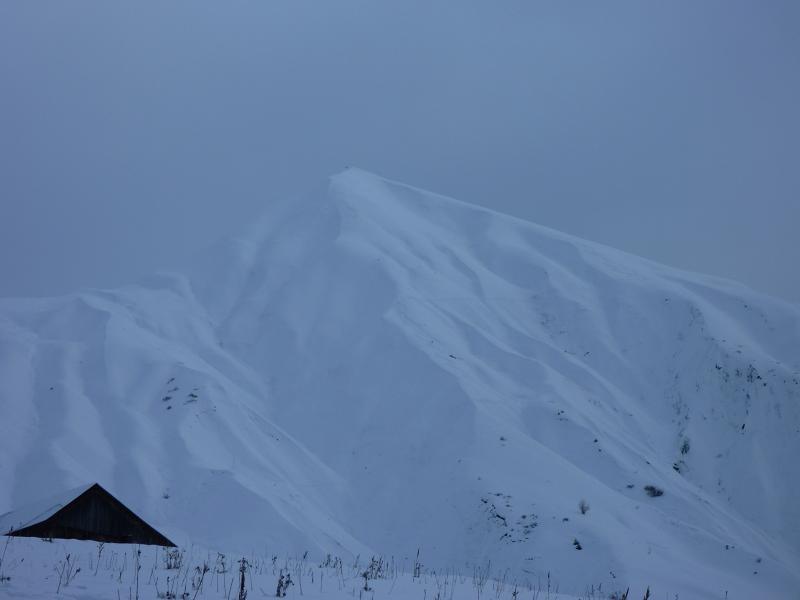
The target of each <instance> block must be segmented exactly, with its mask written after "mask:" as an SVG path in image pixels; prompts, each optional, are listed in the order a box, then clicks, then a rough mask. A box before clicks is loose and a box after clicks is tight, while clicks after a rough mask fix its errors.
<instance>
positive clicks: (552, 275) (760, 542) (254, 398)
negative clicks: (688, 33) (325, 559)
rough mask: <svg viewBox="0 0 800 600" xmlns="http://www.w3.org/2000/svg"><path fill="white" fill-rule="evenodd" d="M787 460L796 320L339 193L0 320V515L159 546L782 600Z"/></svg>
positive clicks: (428, 206)
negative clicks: (73, 495)
mask: <svg viewBox="0 0 800 600" xmlns="http://www.w3.org/2000/svg"><path fill="white" fill-rule="evenodd" d="M799 455H800V309H799V308H798V307H797V306H796V305H791V304H788V303H784V302H781V301H778V300H775V299H771V298H768V297H765V296H763V295H760V294H757V293H755V292H753V291H751V290H748V289H747V288H745V287H742V286H740V285H738V284H735V283H731V282H728V281H723V280H718V279H714V278H710V277H707V276H700V275H695V274H691V273H686V272H682V271H678V270H675V269H671V268H668V267H665V266H661V265H658V264H655V263H652V262H649V261H646V260H643V259H641V258H637V257H634V256H631V255H628V254H624V253H622V252H618V251H616V250H612V249H610V248H607V247H603V246H600V245H597V244H593V243H590V242H586V241H582V240H579V239H576V238H573V237H570V236H567V235H564V234H561V233H557V232H555V231H552V230H549V229H546V228H542V227H539V226H536V225H533V224H531V223H528V222H524V221H520V220H518V219H515V218H512V217H509V216H506V215H501V214H498V213H494V212H492V211H489V210H487V209H484V208H480V207H477V206H471V205H467V204H463V203H460V202H458V201H455V200H452V199H449V198H445V197H442V196H438V195H435V194H431V193H428V192H424V191H421V190H418V189H415V188H412V187H409V186H406V185H402V184H399V183H396V182H391V181H387V180H385V179H383V178H380V177H378V176H375V175H372V174H369V173H366V172H363V171H360V170H357V169H349V170H347V171H345V172H343V173H341V174H339V175H336V176H334V177H332V178H331V180H330V182H329V183H328V184H326V185H324V186H321V188H320V189H319V190H317V191H316V192H315V193H312V194H309V195H308V196H307V197H305V198H303V199H302V200H296V199H293V200H292V201H286V202H283V203H278V204H274V205H272V206H270V209H269V210H268V211H267V214H265V215H264V216H263V218H262V219H260V220H259V221H258V222H256V223H254V224H253V226H252V227H251V230H250V231H248V232H246V233H245V234H243V235H242V236H240V237H237V238H235V239H230V240H226V241H224V242H222V243H220V244H218V245H217V246H215V247H213V248H211V249H209V250H208V251H207V252H206V253H205V254H204V255H202V256H200V257H198V259H197V260H196V261H195V262H194V263H193V264H192V265H189V266H188V267H187V268H186V269H184V270H183V272H182V273H180V274H162V275H158V276H155V277H153V278H151V279H150V280H148V281H146V282H143V283H141V284H139V285H136V286H130V287H126V288H121V289H117V290H93V291H85V292H80V293H76V294H73V295H71V296H67V297H62V298H53V299H41V300H27V299H26V300H3V301H0V512H3V511H5V510H9V509H11V508H13V507H15V506H17V505H18V504H20V503H24V502H26V501H28V500H32V499H34V498H36V497H38V496H46V495H49V494H51V493H52V492H53V491H57V490H58V489H61V488H68V487H73V486H75V485H78V484H82V483H84V482H87V481H95V480H96V481H98V482H100V483H101V484H102V485H104V486H105V487H106V488H107V489H109V490H110V491H111V492H112V493H115V494H116V495H118V496H119V497H120V498H121V499H123V501H126V502H127V503H128V504H129V505H130V506H131V507H132V508H134V510H137V511H139V512H140V513H141V514H143V515H144V516H145V518H147V519H148V520H149V521H150V522H151V523H153V525H154V526H156V527H157V528H158V529H159V530H162V531H164V533H165V534H166V535H167V536H168V537H170V538H171V539H173V540H175V541H176V542H178V543H181V542H183V543H185V544H190V543H198V544H202V545H205V546H207V547H218V548H227V549H230V550H242V551H246V550H251V549H254V548H258V549H263V548H275V549H280V550H281V551H286V552H302V551H304V550H309V551H311V552H313V553H316V554H319V553H323V552H334V553H338V554H342V555H349V554H362V555H367V554H369V553H375V552H378V553H384V554H387V555H388V554H393V555H396V556H404V557H407V556H413V555H414V554H415V553H416V551H417V548H421V554H422V556H423V557H424V561H425V562H426V564H428V565H440V566H445V565H465V564H467V563H469V564H485V563H486V561H488V560H491V561H492V563H493V564H494V565H498V566H502V567H507V568H509V569H510V570H511V571H512V572H514V573H517V574H520V575H523V576H524V575H527V576H530V577H536V576H541V575H542V574H544V573H547V572H550V573H551V574H552V576H553V577H554V579H556V580H558V581H559V582H560V586H561V588H560V589H561V590H562V591H564V592H567V593H572V592H575V593H578V592H580V591H583V590H584V589H585V586H586V585H588V584H595V585H596V584H599V583H601V582H604V583H605V584H604V589H608V588H609V587H613V585H614V584H615V583H617V582H624V583H625V584H626V585H627V584H629V583H630V584H632V585H638V586H641V587H643V586H644V585H648V584H649V585H651V586H654V587H655V588H657V589H662V590H667V591H674V592H681V593H683V594H685V596H682V597H722V596H723V595H724V590H730V595H729V597H730V598H737V597H738V598H755V597H767V596H764V595H763V594H764V593H765V592H768V593H769V594H771V595H770V596H769V597H774V598H780V597H791V594H792V593H796V590H797V589H798V587H800V542H799V541H798V540H800V503H799V502H798V499H799V498H800V477H798V474H799V473H798V467H797V465H796V463H795V462H794V460H795V457H797V456H799ZM647 485H653V486H656V487H658V488H660V489H662V490H663V492H664V494H663V495H662V496H658V497H650V496H649V495H648V494H647V493H646V492H645V490H644V486H647ZM581 499H585V500H586V502H588V504H589V506H590V509H589V511H588V512H587V513H586V514H581V513H580V511H579V510H578V503H579V501H580V500H581ZM575 541H578V542H579V544H580V546H581V548H582V549H581V550H577V549H576V547H575V544H574V542H575Z"/></svg>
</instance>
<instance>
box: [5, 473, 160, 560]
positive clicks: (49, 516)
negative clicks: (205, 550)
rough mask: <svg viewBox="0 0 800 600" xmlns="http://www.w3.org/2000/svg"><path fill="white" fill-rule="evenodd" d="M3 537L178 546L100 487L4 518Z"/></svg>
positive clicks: (89, 487) (80, 489) (66, 494)
mask: <svg viewBox="0 0 800 600" xmlns="http://www.w3.org/2000/svg"><path fill="white" fill-rule="evenodd" d="M0 535H10V536H21V537H38V538H60V539H74V540H96V541H98V542H111V543H117V544H150V545H155V546H171V547H174V546H175V544H173V543H172V542H171V541H169V540H168V539H167V538H166V537H164V536H163V535H161V534H160V533H159V532H158V531H156V530H155V529H153V528H152V527H151V526H150V525H148V524H147V523H145V522H144V520H142V519H141V518H140V517H138V516H137V515H135V514H134V513H133V511H131V510H130V509H129V508H128V507H126V506H125V505H124V504H122V502H120V501H119V500H117V499H116V498H115V497H114V496H112V495H111V494H110V493H108V492H107V491H106V490H104V489H103V488H102V487H101V486H100V485H99V484H97V483H93V484H89V485H83V486H81V487H77V488H75V489H72V490H68V491H66V492H63V493H61V494H59V495H57V496H54V497H52V498H47V499H45V500H41V501H38V502H34V503H31V504H29V505H27V506H23V507H21V508H19V509H17V510H13V511H11V512H8V513H5V514H4V515H0Z"/></svg>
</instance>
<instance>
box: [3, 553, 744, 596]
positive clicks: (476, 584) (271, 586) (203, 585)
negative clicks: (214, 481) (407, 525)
mask: <svg viewBox="0 0 800 600" xmlns="http://www.w3.org/2000/svg"><path fill="white" fill-rule="evenodd" d="M0 548H2V547H0ZM3 551H5V560H4V561H3V563H2V565H0V577H3V581H1V582H0V597H8V598H27V599H31V600H34V599H36V600H38V599H45V598H74V599H76V600H78V599H80V600H94V599H97V600H108V599H112V598H141V599H150V598H152V599H156V598H162V599H164V598H166V599H170V598H179V599H186V598H191V599H194V598H208V599H217V598H218V599H220V600H230V599H233V600H236V599H238V598H239V593H240V586H241V574H240V569H241V564H242V562H241V561H242V560H244V561H245V571H244V584H245V586H244V589H245V592H246V597H247V598H250V599H251V600H252V599H254V598H271V597H272V598H274V597H276V592H277V587H278V582H279V581H280V580H281V577H283V578H284V580H286V577H287V576H288V577H289V578H291V581H292V584H291V585H288V586H286V595H285V597H286V598H295V599H297V598H303V599H307V600H315V599H318V598H319V599H321V600H352V599H353V598H359V599H368V600H373V599H380V598H394V599H396V600H426V599H431V600H435V599H438V600H453V599H455V598H477V599H480V598H487V599H488V598H492V599H494V600H504V599H507V600H516V599H519V600H574V599H575V598H585V599H587V600H589V599H598V600H599V599H600V598H618V597H619V596H621V594H622V592H624V591H625V590H624V589H622V588H620V587H619V584H618V585H617V587H612V588H608V587H606V588H603V587H602V586H588V587H587V589H586V591H585V592H584V593H582V594H580V595H579V596H572V595H569V596H568V595H564V594H561V593H559V590H560V584H559V582H557V581H555V580H554V579H553V578H552V577H551V578H548V576H547V575H545V576H544V577H543V578H531V577H521V578H517V577H514V576H512V575H511V574H510V573H509V572H508V570H502V569H500V570H497V569H496V568H493V567H492V565H491V564H488V563H487V564H485V565H476V566H472V567H470V566H463V567H461V568H456V567H454V568H449V569H441V570H438V571H437V570H433V569H429V568H427V567H425V566H424V565H423V564H421V561H418V560H417V558H416V556H415V557H412V558H411V559H409V558H408V557H404V558H402V559H401V558H395V557H388V558H387V557H375V556H371V557H356V558H354V559H353V560H347V561H343V560H342V559H341V558H339V557H334V556H331V555H327V556H325V557H324V558H322V559H321V560H319V559H317V560H315V559H314V558H311V557H309V556H308V555H306V556H298V557H288V558H287V557H285V556H279V555H277V554H274V555H273V554H265V553H263V552H262V553H260V554H259V553H257V552H252V553H249V554H245V555H241V554H224V553H219V552H212V551H208V550H203V549H200V548H197V547H193V548H191V549H190V550H186V549H168V548H159V547H155V546H132V545H123V544H97V543H93V542H78V541H65V540H53V541H50V542H48V541H44V540H31V539H27V538H15V539H13V540H12V541H11V543H10V544H8V547H7V548H2V549H0V556H2V553H3ZM137 567H138V568H137ZM365 575H366V578H365ZM365 587H366V588H367V589H365ZM643 594H644V591H643V590H642V591H641V593H639V590H633V591H632V592H631V594H630V596H629V598H630V599H631V600H634V599H635V600H639V598H641V597H642V596H643ZM669 597H670V598H672V597H674V596H669ZM719 597H721V598H722V597H724V593H723V594H722V595H720V596H719ZM730 597H731V598H735V597H738V596H736V595H735V594H734V595H733V596H730Z"/></svg>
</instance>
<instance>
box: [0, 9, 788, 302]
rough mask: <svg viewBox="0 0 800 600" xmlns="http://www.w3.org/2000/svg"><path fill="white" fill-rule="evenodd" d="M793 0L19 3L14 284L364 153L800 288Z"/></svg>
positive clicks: (665, 258)
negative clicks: (746, 0)
mask: <svg viewBox="0 0 800 600" xmlns="http://www.w3.org/2000/svg"><path fill="white" fill-rule="evenodd" d="M798 107H800V2H798V1H797V0H785V1H784V0H770V1H763V0H751V1H749V2H742V1H738V0H719V1H712V0H683V1H675V0H673V1H669V2H662V1H652V2H647V1H644V0H635V1H634V0H632V1H630V2H616V1H597V0H592V1H586V2H578V1H575V2H564V1H552V2H537V1H534V0H447V1H441V0H438V1H437V0H424V1H423V0H397V1H394V0H385V1H378V0H358V1H357V0H315V1H313V2H310V1H304V0H258V1H252V2H243V1H225V2H222V1H219V0H215V1H213V2H212V1H207V0H191V1H188V0H187V1H178V0H171V1H169V2H165V1H163V0H158V1H150V2H143V1H137V2H124V3H123V2H106V1H99V0H98V1H94V2H84V1H79V0H73V1H70V2H63V1H52V2H46V1H37V2H32V1H30V0H3V1H2V2H0V296H21V295H51V294H58V293H64V292H68V291H72V290H74V289H77V288H80V287H85V286H92V287H105V286H113V285H117V284H122V283H126V282H130V281H134V280H136V279H137V278H139V277H141V276H143V275H145V274H147V273H149V272H150V271H154V270H157V269H159V268H168V267H171V266H173V265H175V264H178V263H180V262H181V261H183V260H185V259H186V258H187V257H188V256H189V255H191V254H192V253H193V252H195V251H197V250H199V249H200V248H202V247H203V246H205V245H207V244H209V243H210V242H213V241H214V240H215V239H217V238H219V237H221V236H223V235H225V234H227V233H230V232H233V231H236V230H237V229H239V228H241V227H242V225H243V224H245V223H246V222H248V221H250V220H251V219H252V218H253V217H254V216H257V215H258V214H259V213H261V212H263V211H264V210H265V209H266V208H267V207H268V206H269V203H270V199H271V198H275V197H276V196H279V195H283V194H287V193H296V192H299V191H302V190H305V189H308V188H311V187H314V186H315V184H316V182H318V181H319V180H320V179H322V178H324V177H326V176H327V175H329V174H331V173H334V172H338V171H340V170H341V169H342V168H344V167H345V166H346V165H354V166H359V167H362V168H364V169H368V170H372V171H375V172H378V173H380V174H382V175H384V176H386V177H390V178H392V179H398V180H402V181H404V182H407V183H409V184H412V185H416V186H419V187H424V188H428V189H431V190H434V191H437V192H440V193H444V194H447V195H450V196H454V197H456V198H459V199H461V200H465V201H468V202H473V203H476V204H482V205H485V206H489V207H491V208H494V209H497V210H501V211H504V212H508V213H512V214H514V215H517V216H520V217H523V218H525V219H529V220H531V221H535V222H537V223H540V224H542V225H546V226H549V227H553V228H555V229H559V230H562V231H566V232H569V233H572V234H575V235H578V236H581V237H585V238H588V239H591V240H595V241H598V242H602V243H605V244H609V245H611V246H615V247H618V248H621V249H623V250H627V251H629V252H634V253H637V254H640V255H643V256H646V257H648V258H652V259H655V260H658V261H661V262H664V263H667V264H671V265H675V266H678V267H682V268H687V269H690V270H695V271H701V272H706V273H711V274H715V275H720V276H724V277H729V278H733V279H737V280H740V281H743V282H745V283H746V284H748V285H750V286H751V287H754V288H756V289H759V290H762V291H765V292H767V293H770V294H773V295H776V296H781V297H784V298H786V299H789V300H791V301H793V302H800V275H799V274H798V273H800V269H798V263H799V262H800V241H798V234H797V231H798V228H800V116H798V113H799V111H800V109H799V108H798Z"/></svg>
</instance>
